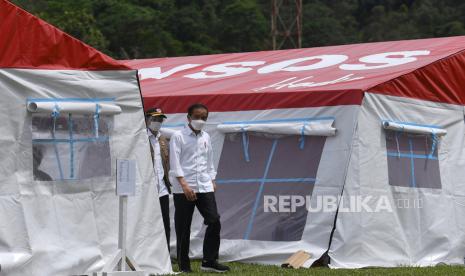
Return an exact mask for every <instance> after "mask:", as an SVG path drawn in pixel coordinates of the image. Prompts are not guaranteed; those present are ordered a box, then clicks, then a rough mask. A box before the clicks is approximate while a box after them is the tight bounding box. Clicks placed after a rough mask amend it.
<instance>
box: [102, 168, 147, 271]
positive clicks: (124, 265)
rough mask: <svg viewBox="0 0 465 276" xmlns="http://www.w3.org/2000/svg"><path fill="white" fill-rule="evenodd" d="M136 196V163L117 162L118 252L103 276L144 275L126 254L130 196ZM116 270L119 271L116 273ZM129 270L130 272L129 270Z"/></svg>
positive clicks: (104, 269) (106, 266)
mask: <svg viewBox="0 0 465 276" xmlns="http://www.w3.org/2000/svg"><path fill="white" fill-rule="evenodd" d="M135 194H136V161H135V160H126V159H117V160H116V195H117V196H119V231H118V251H117V252H116V253H115V254H114V256H113V258H112V259H111V261H110V262H108V263H107V265H105V267H104V268H103V273H102V275H104V276H106V275H108V276H112V275H113V276H115V275H128V276H129V275H130V276H135V275H144V272H143V271H142V270H141V268H140V267H139V266H138V265H137V264H136V262H135V261H134V259H133V258H132V257H131V256H129V255H128V254H127V252H126V224H127V219H128V216H127V215H128V214H127V207H128V196H134V195H135ZM115 269H117V270H116V271H115ZM128 269H129V270H128Z"/></svg>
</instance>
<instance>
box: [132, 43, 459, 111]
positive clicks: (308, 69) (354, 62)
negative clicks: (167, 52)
mask: <svg viewBox="0 0 465 276" xmlns="http://www.w3.org/2000/svg"><path fill="white" fill-rule="evenodd" d="M463 49H465V36H458V37H449V38H433V39H420V40H406V41H391V42H379V43H366V44H353V45H342V46H331V47H318V48H309V49H293V50H280V51H263V52H251V53H237V54H217V55H204V56H190V57H177V58H156V59H141V60H127V61H124V62H125V64H127V65H129V66H130V67H132V68H135V69H142V70H140V71H139V74H140V79H141V85H142V94H143V97H144V102H145V106H146V107H149V106H151V105H157V106H161V107H162V108H164V110H165V111H166V112H170V113H174V112H185V110H186V108H187V106H188V105H190V104H192V103H194V102H203V103H205V104H207V105H208V106H209V108H210V109H211V110H214V111H233V110H254V109H271V108H292V107H309V106H326V105H353V104H355V105H358V104H361V101H362V99H363V93H364V92H365V91H369V92H374V93H382V94H387V95H394V96H403V97H411V98H416V99H424V100H430V101H436V102H444V103H453V104H464V103H465V93H463V92H461V90H460V88H461V87H465V81H464V80H463V79H464V78H463V76H464V73H465V72H463V71H464V68H465V57H464V52H463ZM399 52H402V53H399ZM384 53H389V54H384ZM378 54H380V55H378ZM315 56H317V57H316V58H311V57H315ZM301 58H308V59H306V60H304V59H302V60H297V59H301ZM286 61H288V62H287V64H285V63H281V62H286ZM236 62H249V63H243V64H237V63H236ZM225 63H236V64H229V65H226V67H228V68H226V70H225V68H224V67H225V66H219V64H225ZM272 64H274V65H273V66H270V65H272ZM214 65H216V66H214ZM225 71H228V72H229V73H230V74H231V75H229V76H225V73H224V72H225ZM202 72H203V73H202ZM231 72H232V73H231Z"/></svg>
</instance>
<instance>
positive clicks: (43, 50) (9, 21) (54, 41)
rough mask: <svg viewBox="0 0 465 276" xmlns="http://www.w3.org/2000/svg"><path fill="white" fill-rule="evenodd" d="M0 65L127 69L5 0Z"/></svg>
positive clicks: (0, 4) (1, 2)
mask: <svg viewBox="0 0 465 276" xmlns="http://www.w3.org/2000/svg"><path fill="white" fill-rule="evenodd" d="M0 68H38V69H78V70H114V69H129V68H128V67H127V66H125V65H123V64H121V63H120V62H118V61H116V60H113V59H112V58H110V57H108V56H106V55H105V54H103V53H101V52H99V51H97V50H95V49H94V48H92V47H90V46H88V45H86V44H84V43H83V42H81V41H79V40H77V39H75V38H73V37H71V36H69V35H68V34H66V33H64V32H62V31H60V30H59V29H57V28H55V27H54V26H52V25H50V24H48V23H46V22H44V21H43V20H41V19H39V18H37V17H35V16H33V15H31V14H30V13H28V12H26V11H24V10H22V9H20V8H18V7H17V6H15V5H13V4H12V3H10V2H9V1H7V0H0Z"/></svg>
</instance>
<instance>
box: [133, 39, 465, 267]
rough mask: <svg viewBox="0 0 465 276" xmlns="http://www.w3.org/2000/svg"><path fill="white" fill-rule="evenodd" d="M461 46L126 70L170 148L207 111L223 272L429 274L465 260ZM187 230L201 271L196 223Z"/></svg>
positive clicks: (396, 45)
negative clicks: (253, 265) (175, 133)
mask: <svg viewBox="0 0 465 276" xmlns="http://www.w3.org/2000/svg"><path fill="white" fill-rule="evenodd" d="M464 45H465V37H450V38H437V39H422V40H409V41H392V42H381V43H368V44H355V45H344V46H333V47H320V48H311V49H297V50H282V51H264V52H256V53H239V54H220V55H208V56H193V57H179V58H159V59H145V60H129V61H125V64H127V65H128V66H130V67H132V68H134V69H139V78H140V80H141V87H142V94H143V99H144V105H145V107H146V108H148V107H150V106H153V105H155V106H158V107H161V108H162V109H163V110H165V111H166V112H167V113H169V114H168V120H167V122H166V124H165V130H164V131H165V133H166V134H167V135H169V133H170V132H171V131H170V130H176V129H180V128H182V127H183V125H184V124H185V123H186V117H185V113H186V109H187V107H188V106H189V105H190V104H192V103H195V102H202V103H204V104H206V105H207V106H208V107H209V109H210V112H211V113H210V117H209V125H208V130H207V131H208V132H209V133H210V135H211V136H212V137H213V142H214V149H215V153H216V156H215V160H216V164H217V167H218V176H217V182H218V185H219V189H218V191H217V201H218V206H219V209H220V213H221V217H222V238H223V239H222V244H221V249H220V256H221V257H222V258H223V259H224V260H242V261H248V262H260V263H273V264H278V263H280V262H282V261H283V260H285V259H286V258H287V257H288V256H289V255H290V254H292V253H294V252H296V251H297V250H300V249H302V250H306V251H308V252H310V253H312V259H311V260H310V261H309V262H307V266H309V265H311V264H312V263H313V261H315V260H316V259H318V258H319V257H320V256H322V254H324V252H326V251H328V253H329V256H330V258H331V266H333V267H363V266H399V265H435V264H437V263H440V262H444V263H450V264H452V263H463V258H464V254H465V234H464V233H465V232H464V231H463V230H464V229H465V222H464V221H463V219H461V218H462V217H464V215H465V207H464V206H465V198H464V195H465V181H464V179H465V170H463V167H464V166H465V152H464V149H465V143H464V142H465V141H464V135H465V127H464V105H465V93H464V91H463V89H464V87H465V78H464V76H465V52H464V49H465V46H464ZM334 198H336V200H333V199H334ZM325 200H326V202H325ZM320 201H323V204H321V202H320ZM331 202H332V204H331ZM334 202H335V203H334ZM303 204H307V205H308V206H305V205H303ZM319 204H320V205H323V207H324V208H318V206H319ZM290 206H294V207H296V209H294V210H292V208H291V207H290ZM329 206H333V207H334V208H328V207H329ZM278 207H280V208H278ZM193 227H194V228H195V231H193V233H192V248H191V250H192V254H193V256H196V257H198V256H201V238H202V235H203V231H204V229H203V227H204V226H203V223H202V219H201V218H200V217H198V219H197V220H196V221H195V223H194V226H193ZM173 242H174V241H172V244H171V245H172V246H173V245H174V243H173ZM173 251H174V250H173ZM173 251H172V252H173Z"/></svg>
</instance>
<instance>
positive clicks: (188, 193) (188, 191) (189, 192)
mask: <svg viewBox="0 0 465 276" xmlns="http://www.w3.org/2000/svg"><path fill="white" fill-rule="evenodd" d="M178 180H179V183H180V184H181V187H182V191H183V192H184V195H185V196H186V198H187V200H189V201H195V200H196V199H197V195H196V194H195V192H194V191H193V190H192V189H191V187H189V184H187V182H186V180H184V177H179V178H178Z"/></svg>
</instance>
